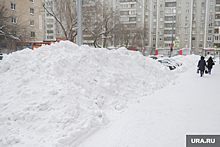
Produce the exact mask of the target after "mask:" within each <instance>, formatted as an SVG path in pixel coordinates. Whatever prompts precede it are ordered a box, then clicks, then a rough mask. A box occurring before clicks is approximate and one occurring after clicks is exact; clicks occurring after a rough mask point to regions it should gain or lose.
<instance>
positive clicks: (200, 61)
mask: <svg viewBox="0 0 220 147" xmlns="http://www.w3.org/2000/svg"><path fill="white" fill-rule="evenodd" d="M197 67H198V68H199V70H200V76H201V77H202V76H203V74H204V70H205V67H206V63H205V60H204V57H203V56H201V59H200V60H199V62H198V65H197Z"/></svg>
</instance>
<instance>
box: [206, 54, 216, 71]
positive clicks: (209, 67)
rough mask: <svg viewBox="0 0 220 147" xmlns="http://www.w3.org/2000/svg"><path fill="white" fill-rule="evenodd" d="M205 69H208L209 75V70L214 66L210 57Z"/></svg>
mask: <svg viewBox="0 0 220 147" xmlns="http://www.w3.org/2000/svg"><path fill="white" fill-rule="evenodd" d="M207 63H208V64H207V68H208V72H209V74H211V70H212V66H213V65H215V63H214V62H213V60H212V57H209V59H208V60H207Z"/></svg>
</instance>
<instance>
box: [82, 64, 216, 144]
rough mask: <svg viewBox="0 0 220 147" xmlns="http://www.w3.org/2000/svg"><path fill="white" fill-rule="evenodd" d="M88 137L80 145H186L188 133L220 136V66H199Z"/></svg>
mask: <svg viewBox="0 0 220 147" xmlns="http://www.w3.org/2000/svg"><path fill="white" fill-rule="evenodd" d="M143 99H144V100H142V101H141V103H140V104H137V105H135V106H133V107H132V108H129V110H128V111H127V112H126V113H125V114H124V115H123V116H122V117H121V118H120V119H118V120H117V121H114V122H112V123H110V124H108V125H107V126H104V127H103V128H100V130H98V131H97V132H95V133H94V134H92V135H91V136H90V137H88V138H87V139H86V140H84V141H83V142H82V143H81V144H80V145H79V147H177V146H178V147H185V142H186V141H185V138H186V135H187V134H218V135H220V127H219V124H220V65H215V66H214V69H213V71H212V74H211V75H207V74H205V76H204V77H200V76H199V75H198V74H196V68H195V67H194V68H191V69H190V70H189V71H187V72H186V73H184V74H183V75H181V76H180V77H179V78H178V79H177V80H176V82H175V83H172V84H170V85H169V86H167V87H165V88H162V89H161V90H158V91H156V92H155V93H154V94H152V95H150V96H147V97H143Z"/></svg>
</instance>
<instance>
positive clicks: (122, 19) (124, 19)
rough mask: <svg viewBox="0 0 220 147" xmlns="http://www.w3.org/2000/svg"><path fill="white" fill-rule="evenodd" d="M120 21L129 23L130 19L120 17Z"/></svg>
mask: <svg viewBox="0 0 220 147" xmlns="http://www.w3.org/2000/svg"><path fill="white" fill-rule="evenodd" d="M120 21H129V17H120Z"/></svg>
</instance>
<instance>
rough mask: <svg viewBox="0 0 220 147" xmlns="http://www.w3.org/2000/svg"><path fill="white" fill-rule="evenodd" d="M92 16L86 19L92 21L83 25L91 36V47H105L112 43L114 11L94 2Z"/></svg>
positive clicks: (114, 25) (114, 21)
mask: <svg viewBox="0 0 220 147" xmlns="http://www.w3.org/2000/svg"><path fill="white" fill-rule="evenodd" d="M93 7H94V9H93V11H90V12H89V13H91V12H92V14H93V15H92V16H91V17H90V18H87V19H92V21H91V22H89V25H88V24H87V25H85V26H84V27H85V28H86V31H87V33H88V34H90V35H92V36H93V40H94V42H93V45H94V46H95V47H106V46H107V45H108V42H111V41H112V38H113V35H114V29H116V24H117V23H116V21H117V19H118V16H116V11H114V10H113V8H111V7H109V6H107V5H105V4H103V3H101V2H100V1H96V2H95V5H94V6H93Z"/></svg>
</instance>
